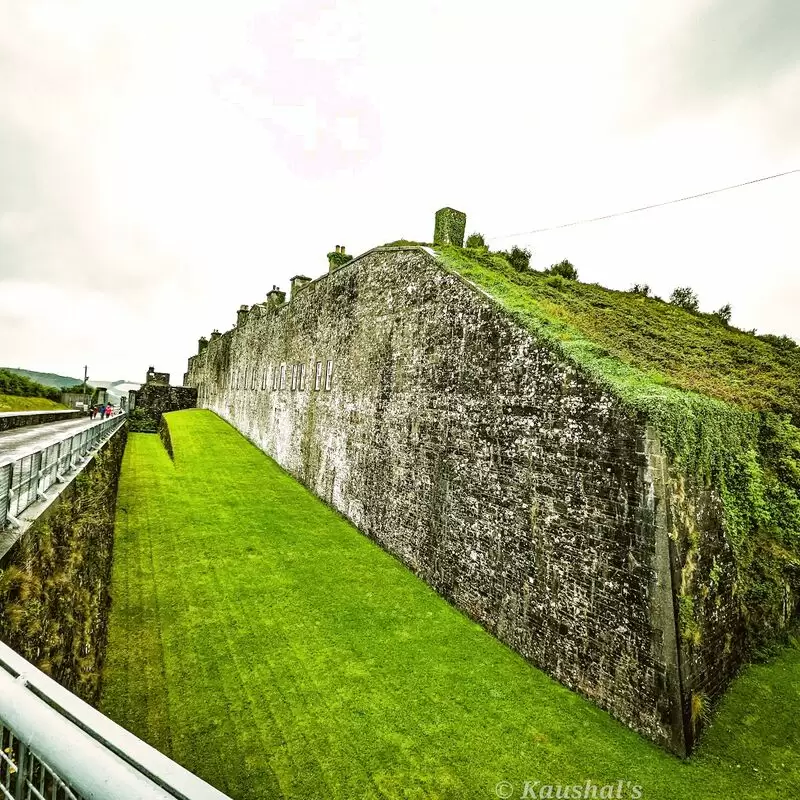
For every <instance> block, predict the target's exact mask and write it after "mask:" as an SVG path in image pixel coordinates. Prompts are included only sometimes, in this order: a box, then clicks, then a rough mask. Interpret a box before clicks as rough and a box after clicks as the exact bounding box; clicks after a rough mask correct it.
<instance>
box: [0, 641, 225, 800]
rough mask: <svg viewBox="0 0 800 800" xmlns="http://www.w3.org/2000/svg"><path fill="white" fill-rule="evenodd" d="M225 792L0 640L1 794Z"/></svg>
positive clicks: (34, 799)
mask: <svg viewBox="0 0 800 800" xmlns="http://www.w3.org/2000/svg"><path fill="white" fill-rule="evenodd" d="M105 798H108V800H111V799H112V798H113V799H114V800H129V799H130V800H132V799H133V798H139V799H140V800H150V799H151V798H152V799H153V800H176V798H177V800H230V798H229V797H228V796H227V795H224V794H222V792H220V791H218V790H217V789H215V788H214V787H213V786H211V785H210V784H208V783H206V782H205V781H203V780H201V779H200V778H198V777H197V776H196V775H194V774H192V773H191V772H189V771H188V770H186V769H184V768H183V767H181V766H180V765H179V764H176V763H175V762H174V761H172V760H171V759H169V758H167V756H165V755H164V754H163V753H160V752H159V751H158V750H156V749H154V748H153V747H150V745H148V744H146V743H145V742H143V741H142V740H141V739H138V738H137V737H136V736H134V735H133V734H132V733H129V732H128V731H126V730H125V729H124V728H122V727H120V726H119V725H117V724H116V723H115V722H112V721H111V720H110V719H109V718H108V717H105V716H103V714H101V713H100V712H99V711H97V709H94V708H92V707H91V706H90V705H88V704H87V703H84V701H83V700H81V699H80V698H78V697H76V696H75V695H74V694H72V693H71V692H69V691H67V690H66V689H65V688H64V687H63V686H60V685H59V684H58V683H56V682H55V681H54V680H53V679H52V678H49V677H48V676H47V675H45V674H44V673H43V672H41V671H39V670H38V669H36V667H34V666H33V665H32V664H30V663H28V662H27V661H26V660H25V659H24V658H22V657H21V656H20V655H18V654H17V653H15V652H14V651H13V650H11V648H9V647H7V646H6V645H4V644H3V643H2V642H0V800H105Z"/></svg>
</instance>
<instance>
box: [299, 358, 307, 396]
mask: <svg viewBox="0 0 800 800" xmlns="http://www.w3.org/2000/svg"><path fill="white" fill-rule="evenodd" d="M297 369H298V373H297V388H298V389H299V390H300V391H301V392H304V391H305V390H306V365H305V364H300V365H298V367H297Z"/></svg>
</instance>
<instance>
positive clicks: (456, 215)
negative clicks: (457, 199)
mask: <svg viewBox="0 0 800 800" xmlns="http://www.w3.org/2000/svg"><path fill="white" fill-rule="evenodd" d="M466 227H467V215H466V214H465V213H464V212H463V211H456V210H455V209H454V208H440V209H439V210H438V211H437V212H436V226H435V228H434V230H433V243H434V244H454V245H455V246H456V247H463V246H464V231H465V230H466Z"/></svg>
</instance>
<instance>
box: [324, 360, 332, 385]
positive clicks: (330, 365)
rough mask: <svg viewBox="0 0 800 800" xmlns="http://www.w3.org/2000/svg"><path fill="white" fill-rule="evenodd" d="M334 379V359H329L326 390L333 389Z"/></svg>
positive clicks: (326, 371) (326, 372)
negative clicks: (332, 382)
mask: <svg viewBox="0 0 800 800" xmlns="http://www.w3.org/2000/svg"><path fill="white" fill-rule="evenodd" d="M332 380H333V361H328V366H327V369H326V370H325V391H326V392H329V391H330V390H331V381H332Z"/></svg>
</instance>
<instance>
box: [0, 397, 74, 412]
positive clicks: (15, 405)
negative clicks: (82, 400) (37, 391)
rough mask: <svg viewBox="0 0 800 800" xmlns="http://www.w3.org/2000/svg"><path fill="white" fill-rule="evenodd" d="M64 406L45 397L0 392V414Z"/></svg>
mask: <svg viewBox="0 0 800 800" xmlns="http://www.w3.org/2000/svg"><path fill="white" fill-rule="evenodd" d="M64 408H66V406H63V405H61V403H56V402H55V400H48V399H47V398H46V397H20V396H19V395H15V394H3V393H2V392H0V414H4V413H7V412H11V411H60V410H63V409H64Z"/></svg>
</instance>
